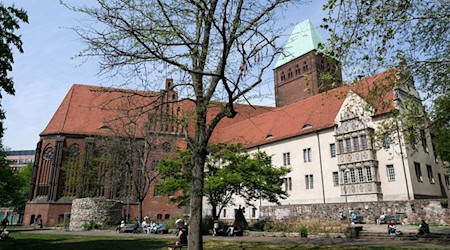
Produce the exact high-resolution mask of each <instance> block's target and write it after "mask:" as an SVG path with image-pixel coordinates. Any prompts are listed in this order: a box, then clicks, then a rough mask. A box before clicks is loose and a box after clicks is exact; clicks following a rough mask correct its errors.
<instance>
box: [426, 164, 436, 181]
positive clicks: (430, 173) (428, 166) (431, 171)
mask: <svg viewBox="0 0 450 250" xmlns="http://www.w3.org/2000/svg"><path fill="white" fill-rule="evenodd" d="M427 174H428V180H430V183H431V184H434V176H433V169H432V168H431V166H430V165H427Z"/></svg>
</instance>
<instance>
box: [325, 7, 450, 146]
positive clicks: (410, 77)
mask: <svg viewBox="0 0 450 250" xmlns="http://www.w3.org/2000/svg"><path fill="white" fill-rule="evenodd" d="M324 10H326V11H328V17H327V18H325V19H324V24H323V25H322V27H324V28H325V29H327V30H328V31H329V32H330V33H331V36H330V38H329V51H328V53H329V54H331V55H332V56H334V57H335V58H337V59H338V60H340V61H341V62H342V63H343V68H344V70H345V72H346V73H347V75H349V78H350V79H356V78H357V77H359V76H361V75H362V76H367V75H372V74H374V73H378V72H380V71H382V70H386V69H391V68H396V69H397V70H398V71H399V72H400V78H399V79H398V81H397V82H396V84H398V85H405V84H406V85H408V84H410V83H411V82H414V83H415V86H416V88H417V89H418V90H419V91H420V93H421V97H422V98H425V99H426V100H427V101H426V102H425V103H426V104H429V105H428V106H429V109H430V110H429V111H431V112H432V113H434V114H435V117H434V118H433V119H435V120H437V121H439V123H436V124H440V125H441V126H444V127H446V126H445V125H446V124H448V123H449V122H450V120H449V117H448V116H447V115H446V113H445V112H439V111H438V110H437V109H439V108H440V107H442V104H443V103H445V102H448V98H449V96H450V95H449V90H450V84H449V82H450V74H449V69H450V56H449V55H450V43H449V37H450V22H449V21H448V20H449V18H450V1H446V0H391V1H385V0H329V1H328V2H327V3H326V4H325V5H324ZM445 99H447V100H445ZM416 106H417V107H418V110H416V111H412V112H410V114H409V115H407V116H408V117H404V116H402V115H400V116H399V118H400V119H401V120H402V121H403V122H404V123H407V124H408V126H407V127H405V128H404V129H405V130H410V131H411V132H414V131H416V132H417V131H420V130H421V129H424V128H423V125H421V124H425V127H426V126H427V125H426V124H427V122H426V120H427V119H428V118H427V117H426V116H427V113H426V112H423V109H422V107H420V105H416ZM409 108H410V107H409ZM435 109H436V110H435ZM434 110H435V111H436V112H434ZM409 111H411V110H409ZM414 113H415V114H417V115H418V116H412V115H411V114H414ZM419 116H420V117H419ZM408 118H412V119H410V120H409V121H408V120H407V119H408ZM421 126H422V127H421ZM440 132H441V133H442V132H443V131H440ZM409 134H411V135H412V136H413V137H415V138H419V134H417V133H409ZM413 139H414V138H413ZM441 139H444V140H446V139H445V137H436V140H438V141H439V140H441ZM411 140H412V139H410V141H411ZM447 141H448V140H447ZM447 141H443V142H438V143H437V144H438V146H444V145H446V142H447ZM446 150H448V148H441V149H439V151H440V152H441V153H443V152H445V151H446Z"/></svg>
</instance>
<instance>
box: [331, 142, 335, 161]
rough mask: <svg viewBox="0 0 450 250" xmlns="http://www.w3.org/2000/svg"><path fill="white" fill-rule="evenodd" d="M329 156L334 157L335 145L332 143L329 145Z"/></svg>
mask: <svg viewBox="0 0 450 250" xmlns="http://www.w3.org/2000/svg"><path fill="white" fill-rule="evenodd" d="M330 155H331V158H334V157H336V144H334V143H331V144H330Z"/></svg>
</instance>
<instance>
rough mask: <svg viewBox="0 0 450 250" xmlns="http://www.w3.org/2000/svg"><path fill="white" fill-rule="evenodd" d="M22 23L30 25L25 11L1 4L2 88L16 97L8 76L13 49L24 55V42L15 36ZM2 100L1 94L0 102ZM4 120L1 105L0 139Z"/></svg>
mask: <svg viewBox="0 0 450 250" xmlns="http://www.w3.org/2000/svg"><path fill="white" fill-rule="evenodd" d="M20 22H25V23H28V16H27V13H26V12H25V11H24V10H23V9H16V8H15V7H14V6H9V7H6V6H4V5H3V3H0V88H1V89H3V90H4V91H5V92H6V93H7V94H10V95H14V83H13V79H12V78H11V77H9V76H8V73H9V72H10V71H12V64H13V63H14V57H13V48H14V47H15V48H16V49H17V50H18V51H19V52H20V53H23V49H22V40H20V36H18V35H16V34H14V33H15V32H16V31H17V29H19V28H20V25H19V23H20ZM1 98H2V96H1V94H0V101H1ZM3 119H5V111H4V110H2V109H1V103H0V121H1V123H0V138H1V137H3Z"/></svg>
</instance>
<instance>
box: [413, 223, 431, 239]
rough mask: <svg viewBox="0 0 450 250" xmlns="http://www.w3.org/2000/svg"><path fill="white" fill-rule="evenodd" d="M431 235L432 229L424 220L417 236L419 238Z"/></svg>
mask: <svg viewBox="0 0 450 250" xmlns="http://www.w3.org/2000/svg"><path fill="white" fill-rule="evenodd" d="M429 234H430V227H429V226H428V224H427V223H426V222H425V221H424V220H422V222H421V223H420V225H419V231H418V232H417V234H416V236H419V235H425V236H427V235H429Z"/></svg>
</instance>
